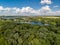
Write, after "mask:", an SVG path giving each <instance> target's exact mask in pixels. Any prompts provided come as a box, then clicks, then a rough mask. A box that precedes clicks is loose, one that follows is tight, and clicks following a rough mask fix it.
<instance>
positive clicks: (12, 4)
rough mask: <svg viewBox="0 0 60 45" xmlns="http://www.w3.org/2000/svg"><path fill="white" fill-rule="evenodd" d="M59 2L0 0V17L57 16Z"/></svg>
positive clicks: (59, 7)
mask: <svg viewBox="0 0 60 45" xmlns="http://www.w3.org/2000/svg"><path fill="white" fill-rule="evenodd" d="M59 3H60V0H0V16H3V15H8V16H17V15H22V16H26V15H27V16H32V15H59V16H60V4H59Z"/></svg>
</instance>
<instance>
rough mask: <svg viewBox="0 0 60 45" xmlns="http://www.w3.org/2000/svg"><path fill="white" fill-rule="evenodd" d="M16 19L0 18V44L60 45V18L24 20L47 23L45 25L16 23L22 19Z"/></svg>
mask: <svg viewBox="0 0 60 45" xmlns="http://www.w3.org/2000/svg"><path fill="white" fill-rule="evenodd" d="M26 19H28V18H26ZM17 20H18V21H12V20H3V19H1V20H0V45H60V18H42V17H35V18H33V17H32V18H29V19H28V20H26V21H30V22H32V21H34V22H35V21H36V22H42V23H43V24H49V25H47V26H46V25H44V26H40V25H33V24H27V23H16V22H21V21H20V20H22V19H20V18H19V19H17ZM22 21H23V20H22ZM24 21H25V20H24Z"/></svg>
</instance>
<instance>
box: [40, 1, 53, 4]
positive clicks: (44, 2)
mask: <svg viewBox="0 0 60 45" xmlns="http://www.w3.org/2000/svg"><path fill="white" fill-rule="evenodd" d="M40 3H41V4H51V3H52V1H51V0H41V2H40Z"/></svg>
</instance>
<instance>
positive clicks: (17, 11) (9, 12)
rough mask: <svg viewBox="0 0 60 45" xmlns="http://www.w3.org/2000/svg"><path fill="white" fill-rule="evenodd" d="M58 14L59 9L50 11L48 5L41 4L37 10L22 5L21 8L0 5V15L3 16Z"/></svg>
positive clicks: (59, 12)
mask: <svg viewBox="0 0 60 45" xmlns="http://www.w3.org/2000/svg"><path fill="white" fill-rule="evenodd" d="M59 14H60V11H55V12H52V9H51V8H50V6H48V5H46V6H43V7H41V8H40V9H38V10H35V9H33V8H31V7H22V8H17V7H13V8H9V7H6V8H4V7H3V6H0V16H2V15H5V16H17V15H20V16H21V15H22V16H32V15H59Z"/></svg>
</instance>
